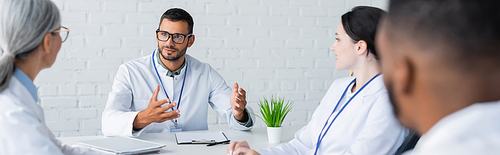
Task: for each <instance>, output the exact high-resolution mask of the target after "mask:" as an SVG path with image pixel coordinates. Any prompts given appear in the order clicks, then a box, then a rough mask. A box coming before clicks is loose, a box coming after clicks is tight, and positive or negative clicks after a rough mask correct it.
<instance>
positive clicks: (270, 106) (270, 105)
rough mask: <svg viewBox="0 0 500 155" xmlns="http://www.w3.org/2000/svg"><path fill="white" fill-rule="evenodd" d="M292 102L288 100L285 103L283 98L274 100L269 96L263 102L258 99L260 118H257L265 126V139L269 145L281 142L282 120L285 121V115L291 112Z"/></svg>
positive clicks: (274, 98)
mask: <svg viewBox="0 0 500 155" xmlns="http://www.w3.org/2000/svg"><path fill="white" fill-rule="evenodd" d="M292 106H293V102H290V100H288V101H287V102H286V103H285V98H284V97H283V98H279V97H278V98H276V97H274V96H271V99H270V100H268V99H267V98H266V97H264V98H263V100H260V99H259V108H260V113H261V114H262V117H261V116H259V115H256V114H253V113H252V114H253V115H255V116H257V117H259V118H260V119H261V120H262V121H264V123H266V125H267V138H268V140H269V143H279V142H281V135H282V133H283V127H282V126H281V125H282V123H283V120H285V117H286V115H287V114H288V113H289V112H290V110H292Z"/></svg>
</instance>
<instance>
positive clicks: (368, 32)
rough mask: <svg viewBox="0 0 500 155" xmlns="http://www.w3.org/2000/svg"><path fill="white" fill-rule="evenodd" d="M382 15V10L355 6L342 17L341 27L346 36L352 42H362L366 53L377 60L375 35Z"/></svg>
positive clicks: (383, 12) (383, 13)
mask: <svg viewBox="0 0 500 155" xmlns="http://www.w3.org/2000/svg"><path fill="white" fill-rule="evenodd" d="M383 15H385V11H384V10H382V9H379V8H375V7H369V6H357V7H354V8H353V9H352V10H351V11H349V12H347V13H345V14H344V15H342V25H343V26H344V30H345V32H346V33H347V35H349V37H351V39H352V40H353V41H354V42H358V41H360V40H364V41H365V42H366V44H367V46H368V51H369V52H370V53H372V54H373V55H374V56H375V59H378V58H377V51H376V49H375V45H374V44H375V35H376V33H377V28H378V23H379V21H380V19H381V17H382V16H383Z"/></svg>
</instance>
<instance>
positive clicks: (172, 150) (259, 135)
mask: <svg viewBox="0 0 500 155" xmlns="http://www.w3.org/2000/svg"><path fill="white" fill-rule="evenodd" d="M300 128H302V126H286V127H283V137H282V141H281V142H282V143H286V142H288V141H290V140H292V139H293V137H294V134H295V132H296V131H297V130H299V129H300ZM217 131H222V132H224V134H226V136H227V138H228V139H230V140H231V141H244V140H245V141H247V142H248V144H249V145H250V147H251V148H252V149H262V148H267V147H273V146H277V145H279V144H277V143H276V144H272V143H269V142H268V140H267V131H266V128H265V127H258V128H253V129H252V130H250V131H238V130H234V129H229V127H211V128H210V130H204V131H187V132H217ZM100 138H104V136H82V137H60V138H58V139H59V140H61V141H62V143H63V144H66V145H73V144H77V143H78V142H79V141H83V140H92V139H100ZM137 138H139V139H142V140H147V141H152V142H156V143H161V144H165V145H166V147H164V148H163V150H162V151H160V153H159V154H217V155H223V154H226V148H227V145H215V146H206V144H205V145H203V144H182V145H177V143H176V141H175V132H172V133H170V132H165V133H144V134H142V135H141V136H139V137H137Z"/></svg>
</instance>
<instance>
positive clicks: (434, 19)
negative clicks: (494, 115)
mask: <svg viewBox="0 0 500 155" xmlns="http://www.w3.org/2000/svg"><path fill="white" fill-rule="evenodd" d="M498 8H500V1H498V0H493V1H491V0H391V1H390V2H389V13H388V15H387V24H388V27H387V31H386V32H388V36H389V38H390V39H391V37H393V36H398V37H406V38H405V40H404V41H407V42H412V43H415V44H416V45H417V46H418V47H422V48H424V49H427V48H436V47H437V48H438V50H434V51H433V52H444V54H445V55H448V56H452V57H455V58H456V60H466V61H456V62H459V63H460V64H464V63H470V62H474V63H475V62H479V63H484V64H488V63H490V64H491V63H494V64H495V63H496V64H497V65H498V64H500V11H498ZM392 39H393V40H396V39H394V38H392ZM443 49H445V50H443ZM487 59H489V60H492V61H488V63H485V62H484V61H485V60H487Z"/></svg>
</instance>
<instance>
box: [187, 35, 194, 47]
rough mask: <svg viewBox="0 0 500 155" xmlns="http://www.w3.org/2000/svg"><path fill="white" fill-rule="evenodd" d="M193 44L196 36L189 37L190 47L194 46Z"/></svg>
mask: <svg viewBox="0 0 500 155" xmlns="http://www.w3.org/2000/svg"><path fill="white" fill-rule="evenodd" d="M193 43H194V34H193V35H192V36H191V37H189V43H188V47H191V46H193Z"/></svg>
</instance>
